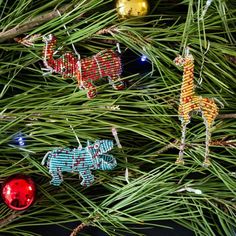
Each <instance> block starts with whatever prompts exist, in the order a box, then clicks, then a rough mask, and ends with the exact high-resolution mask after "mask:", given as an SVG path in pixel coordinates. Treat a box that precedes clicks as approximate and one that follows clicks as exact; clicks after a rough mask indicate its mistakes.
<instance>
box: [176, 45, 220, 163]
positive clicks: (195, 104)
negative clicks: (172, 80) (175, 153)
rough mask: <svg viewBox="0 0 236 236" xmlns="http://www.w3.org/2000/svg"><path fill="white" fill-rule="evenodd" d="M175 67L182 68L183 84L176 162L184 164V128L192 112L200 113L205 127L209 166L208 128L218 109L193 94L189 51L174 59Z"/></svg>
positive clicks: (192, 72)
mask: <svg viewBox="0 0 236 236" xmlns="http://www.w3.org/2000/svg"><path fill="white" fill-rule="evenodd" d="M175 63H176V65H180V66H183V69H184V71H183V82H182V87H181V95H180V104H179V110H178V114H179V119H180V120H181V126H182V138H181V145H180V151H179V157H178V158H177V160H176V163H177V164H184V158H183V154H184V148H185V135H186V126H187V124H188V123H190V119H191V115H192V114H191V113H192V112H193V111H200V112H201V113H202V118H203V120H204V124H205V127H206V141H205V145H206V146H205V159H204V162H203V165H204V166H206V167H207V166H209V165H210V159H209V144H210V139H211V132H210V128H211V127H212V125H213V123H214V120H215V118H216V116H217V115H218V107H217V105H216V104H215V101H214V100H213V99H211V98H203V97H201V96H198V95H196V94H195V87H194V58H193V56H192V54H190V52H189V49H186V55H185V57H184V58H183V57H182V56H178V57H177V58H175Z"/></svg>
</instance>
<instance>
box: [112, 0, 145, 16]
mask: <svg viewBox="0 0 236 236" xmlns="http://www.w3.org/2000/svg"><path fill="white" fill-rule="evenodd" d="M116 9H117V12H118V14H119V16H120V17H121V18H129V17H133V16H146V15H147V13H148V11H149V3H148V0H116Z"/></svg>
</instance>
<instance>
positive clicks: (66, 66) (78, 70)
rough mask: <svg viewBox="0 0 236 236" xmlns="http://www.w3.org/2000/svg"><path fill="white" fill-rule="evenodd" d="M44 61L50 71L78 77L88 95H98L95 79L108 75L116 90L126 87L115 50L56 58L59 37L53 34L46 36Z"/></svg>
mask: <svg viewBox="0 0 236 236" xmlns="http://www.w3.org/2000/svg"><path fill="white" fill-rule="evenodd" d="M43 40H44V42H45V46H44V48H43V57H44V59H43V62H44V65H45V66H46V69H47V70H48V71H49V72H56V73H58V74H61V75H62V76H63V77H64V78H77V80H78V84H79V87H80V88H81V89H86V90H88V92H87V97H88V98H94V97H95V96H96V87H95V85H94V84H93V82H94V81H96V80H99V79H100V78H103V77H107V78H108V80H109V83H110V84H111V85H112V86H113V88H114V89H116V90H121V89H124V87H125V86H124V83H123V81H121V80H119V79H120V75H121V73H122V65H121V59H120V57H119V55H118V54H117V53H116V52H115V51H113V50H110V49H108V50H103V51H101V52H99V53H97V54H96V55H93V56H92V57H88V58H83V59H80V58H78V57H75V56H74V55H73V54H72V53H71V52H67V53H65V54H63V55H62V56H61V57H60V58H58V59H55V58H54V54H55V53H56V52H57V51H56V43H57V39H56V37H55V36H53V35H51V34H50V35H49V36H48V37H44V39H43Z"/></svg>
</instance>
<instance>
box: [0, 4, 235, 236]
mask: <svg viewBox="0 0 236 236" xmlns="http://www.w3.org/2000/svg"><path fill="white" fill-rule="evenodd" d="M206 2H207V3H210V1H205V0H199V1H193V0H184V1H175V0H173V1H164V0H163V1H150V12H149V14H148V15H147V16H143V17H133V18H128V19H120V17H118V15H117V14H116V9H115V8H114V2H113V1H111V0H72V1H66V0H53V1H47V0H40V1H39V0H36V1H33V0H18V1H14V2H12V1H9V0H5V1H0V12H1V13H0V17H1V23H0V27H1V33H0V48H1V52H0V53H1V59H0V67H1V70H0V74H1V77H0V83H1V100H0V107H1V113H0V124H1V125H0V129H1V132H0V137H1V138H0V142H1V146H0V148H1V150H0V152H1V160H0V181H1V182H2V183H3V181H4V180H5V179H6V178H7V177H8V176H11V175H12V174H16V173H24V174H27V175H29V176H31V177H32V178H33V179H34V180H35V182H36V184H37V199H36V202H35V203H34V205H32V206H31V207H30V208H29V209H27V210H25V211H19V212H16V211H13V210H11V209H9V208H8V207H7V206H6V205H5V204H4V203H3V202H2V201H1V202H0V235H17V236H20V235H22V236H27V235H30V236H32V235H36V234H34V233H33V232H31V231H30V229H29V227H32V228H33V227H35V226H42V227H43V226H45V225H53V224H57V225H59V226H61V227H63V225H64V224H65V223H68V222H76V223H78V226H79V227H78V228H77V229H75V230H74V231H73V229H72V230H71V232H72V234H71V235H76V234H77V233H79V232H80V233H81V234H83V230H82V229H83V228H84V227H86V226H96V227H98V228H100V229H101V230H102V231H104V232H106V233H107V234H108V235H125V233H127V232H131V233H132V232H134V231H135V229H133V228H132V225H134V224H135V225H137V224H138V225H140V227H145V226H155V222H156V221H158V222H159V225H156V226H158V227H161V225H162V222H163V221H165V220H171V221H174V222H176V223H178V224H180V225H182V226H184V227H186V228H188V229H190V230H192V231H193V232H194V233H195V235H200V236H204V235H206V236H209V235H222V236H225V235H227V236H230V235H234V234H235V228H236V223H235V218H236V204H235V200H236V193H235V191H236V190H235V189H236V179H235V178H236V172H235V166H236V160H235V156H236V149H235V147H236V141H235V139H236V120H235V118H236V114H235V112H236V103H235V91H236V90H235V89H236V83H235V82H236V81H235V78H236V77H235V57H236V53H235V49H236V48H235V41H236V40H235V36H234V34H235V31H236V27H235V19H236V15H235V13H236V9H235V6H236V4H235V2H234V1H224V0H215V1H212V3H211V4H210V5H209V7H208V8H207V9H206ZM35 34H41V35H45V36H47V35H49V34H53V35H55V36H56V37H57V39H58V50H59V53H62V52H65V51H73V45H75V48H76V50H77V51H78V52H79V53H80V55H81V57H83V58H86V57H89V56H91V55H94V54H96V53H99V52H101V51H102V50H103V49H114V50H117V46H116V43H119V44H120V49H121V55H122V64H123V73H122V76H121V80H122V81H124V83H125V84H126V88H125V89H124V90H119V91H117V90H114V89H112V88H111V86H110V85H109V84H108V83H107V82H104V81H103V80H102V81H100V83H99V84H97V89H98V95H97V97H96V98H94V99H88V98H87V97H86V92H85V91H83V90H80V89H79V87H78V85H77V81H76V80H74V79H71V78H69V79H63V78H62V76H60V75H59V74H56V73H52V74H45V73H44V72H43V71H42V70H41V69H42V68H43V67H44V65H43V62H42V48H43V46H44V42H43V41H42V38H41V37H39V38H37V39H35V41H34V42H33V45H27V46H25V45H23V44H21V43H19V42H17V41H16V40H14V38H16V37H21V38H23V37H25V36H26V35H35ZM18 41H19V40H18ZM60 46H62V49H60ZM187 46H189V47H190V50H191V53H192V54H193V56H194V59H195V85H197V87H196V92H197V93H198V94H201V95H202V96H203V97H212V98H216V101H217V105H218V107H219V108H220V110H219V115H218V117H217V119H216V121H215V124H214V126H213V128H212V139H211V145H210V158H211V162H212V164H211V165H210V166H209V167H208V168H205V167H203V166H202V162H203V157H204V148H205V147H204V142H205V126H204V124H203V120H202V117H201V116H199V114H198V115H196V116H195V115H194V116H193V118H192V122H191V124H190V125H189V126H188V128H187V131H188V132H187V136H186V149H185V165H183V166H181V165H180V166H179V165H176V164H175V160H176V157H177V156H178V149H179V146H180V140H181V123H180V121H179V119H178V104H179V96H180V88H181V83H182V73H183V71H182V69H180V68H178V67H176V65H175V64H174V62H173V60H174V58H175V57H176V56H177V55H178V54H183V52H184V50H185V49H186V47H187ZM142 55H144V56H145V57H146V58H147V61H145V62H142V61H141V60H140V58H141V56H142ZM113 127H115V128H116V130H117V131H118V138H119V140H120V143H121V145H122V149H121V148H118V147H117V146H116V147H114V148H113V150H112V154H113V155H114V156H115V157H116V160H117V163H118V165H117V167H116V168H115V169H114V170H112V171H94V172H93V174H94V175H95V182H94V184H93V185H92V186H91V187H87V188H84V187H82V186H81V185H80V184H79V183H80V181H81V180H80V179H79V175H78V174H76V173H74V174H71V173H65V174H64V181H63V183H62V184H61V185H60V186H59V187H55V186H53V185H50V183H49V181H50V179H51V176H50V175H49V173H48V170H47V168H46V167H45V166H42V165H41V161H42V158H43V156H44V155H45V154H46V153H47V152H48V151H50V150H52V149H53V148H55V147H76V146H78V142H77V138H76V137H78V139H79V140H80V142H81V143H82V145H83V146H85V145H86V141H87V140H91V141H94V140H97V139H114V138H113V135H112V128H113ZM19 134H21V135H22V137H23V139H24V142H25V145H24V146H21V145H19V144H18V143H17V142H16V140H15V139H14V138H15V137H16V136H17V135H19ZM127 170H128V179H127V174H125V173H127Z"/></svg>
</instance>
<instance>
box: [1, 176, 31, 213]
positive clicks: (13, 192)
mask: <svg viewBox="0 0 236 236" xmlns="http://www.w3.org/2000/svg"><path fill="white" fill-rule="evenodd" d="M1 195H2V198H3V201H4V202H5V203H6V205H7V206H8V207H9V208H11V209H13V210H16V211H22V210H25V209H27V208H28V207H29V206H30V205H31V204H32V203H33V202H34V200H35V197H36V186H35V183H34V181H33V180H32V178H30V177H28V176H26V175H22V174H16V175H12V176H10V177H8V178H7V179H6V181H5V182H4V183H3V186H2V189H1Z"/></svg>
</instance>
